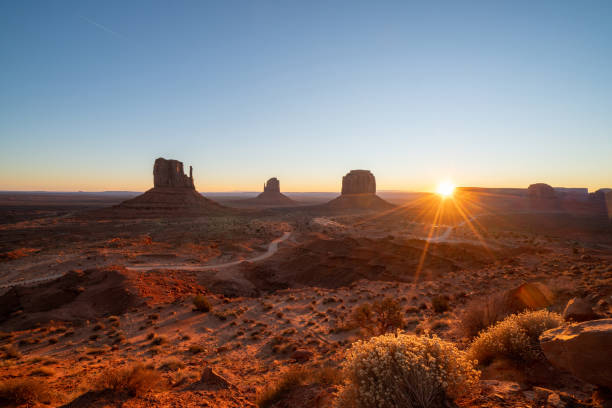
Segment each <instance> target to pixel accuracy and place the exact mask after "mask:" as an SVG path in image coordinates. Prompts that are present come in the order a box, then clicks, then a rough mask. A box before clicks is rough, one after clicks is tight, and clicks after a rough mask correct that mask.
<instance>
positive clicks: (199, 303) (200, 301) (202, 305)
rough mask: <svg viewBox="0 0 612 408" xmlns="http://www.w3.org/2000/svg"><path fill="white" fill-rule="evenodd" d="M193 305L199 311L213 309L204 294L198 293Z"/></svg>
mask: <svg viewBox="0 0 612 408" xmlns="http://www.w3.org/2000/svg"><path fill="white" fill-rule="evenodd" d="M193 306H194V308H195V310H197V311H198V312H204V313H206V312H209V311H210V309H211V306H210V303H209V302H208V300H207V299H206V298H205V297H204V296H203V295H197V296H196V297H194V298H193Z"/></svg>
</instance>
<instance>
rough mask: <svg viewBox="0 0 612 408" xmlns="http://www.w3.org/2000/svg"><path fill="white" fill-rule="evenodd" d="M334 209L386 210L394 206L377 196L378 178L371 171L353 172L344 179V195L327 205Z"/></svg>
mask: <svg viewBox="0 0 612 408" xmlns="http://www.w3.org/2000/svg"><path fill="white" fill-rule="evenodd" d="M326 206H327V207H329V208H332V209H363V210H386V209H389V208H393V207H394V205H393V204H391V203H388V202H387V201H385V200H383V199H382V198H380V197H379V196H377V195H376V178H375V177H374V175H373V174H372V172H370V171H369V170H351V171H350V172H348V174H346V175H345V176H344V177H342V193H341V194H340V196H339V197H337V198H335V199H333V200H331V201H330V202H328V203H327V204H326Z"/></svg>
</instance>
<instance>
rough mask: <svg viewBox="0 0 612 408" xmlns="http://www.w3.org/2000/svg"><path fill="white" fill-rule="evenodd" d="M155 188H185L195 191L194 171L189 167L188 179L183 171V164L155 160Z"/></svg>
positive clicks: (161, 159) (176, 161) (162, 159)
mask: <svg viewBox="0 0 612 408" xmlns="http://www.w3.org/2000/svg"><path fill="white" fill-rule="evenodd" d="M153 187H155V188H159V187H172V188H176V187H183V188H190V189H193V190H195V185H194V184H193V169H192V167H191V166H189V177H187V175H186V174H185V173H184V171H183V162H180V161H178V160H166V159H164V158H162V157H160V158H158V159H157V160H155V165H154V166H153Z"/></svg>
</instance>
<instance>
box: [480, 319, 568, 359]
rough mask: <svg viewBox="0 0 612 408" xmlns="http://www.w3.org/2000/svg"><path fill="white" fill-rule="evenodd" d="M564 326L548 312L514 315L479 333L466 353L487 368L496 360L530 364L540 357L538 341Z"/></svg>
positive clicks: (561, 320) (561, 321)
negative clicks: (544, 334) (547, 332)
mask: <svg viewBox="0 0 612 408" xmlns="http://www.w3.org/2000/svg"><path fill="white" fill-rule="evenodd" d="M562 323H563V317H561V315H559V314H558V313H553V312H549V311H548V310H537V311H533V312H523V313H518V314H513V315H510V316H508V317H507V318H505V319H504V320H502V321H501V322H499V323H497V324H496V325H495V326H491V327H490V328H488V329H487V330H484V331H482V332H481V333H480V334H479V335H478V336H477V337H476V338H475V339H474V341H473V342H472V344H471V345H470V348H469V350H468V355H469V357H470V358H471V359H475V360H478V362H480V363H483V364H487V363H489V362H490V361H491V360H493V359H494V358H495V357H506V358H511V359H514V360H523V361H529V360H533V359H535V358H537V357H538V356H539V355H540V352H541V349H540V346H539V342H538V338H539V337H540V335H541V334H542V333H543V332H544V331H546V330H548V329H553V328H555V327H558V326H559V325H561V324H562Z"/></svg>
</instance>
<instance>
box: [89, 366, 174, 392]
mask: <svg viewBox="0 0 612 408" xmlns="http://www.w3.org/2000/svg"><path fill="white" fill-rule="evenodd" d="M161 383H162V378H161V375H160V374H159V372H157V371H155V370H152V369H150V368H147V367H145V366H144V365H136V366H133V367H127V368H119V369H109V370H107V371H105V372H104V373H102V375H101V376H100V377H99V378H98V381H97V382H96V384H95V388H96V389H97V390H98V391H111V392H113V393H116V394H128V395H130V396H132V397H137V396H141V395H144V394H146V393H147V392H149V391H151V390H153V389H156V388H159V387H160V386H161Z"/></svg>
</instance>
